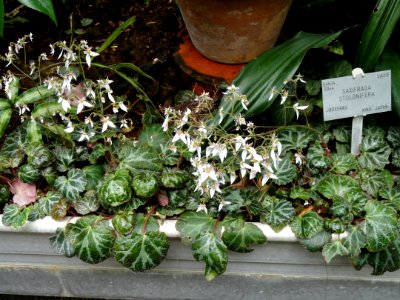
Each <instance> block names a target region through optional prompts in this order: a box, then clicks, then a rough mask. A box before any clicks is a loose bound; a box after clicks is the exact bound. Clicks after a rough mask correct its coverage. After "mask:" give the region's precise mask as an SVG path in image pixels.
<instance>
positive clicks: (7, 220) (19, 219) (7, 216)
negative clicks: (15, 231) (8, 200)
mask: <svg viewBox="0 0 400 300" xmlns="http://www.w3.org/2000/svg"><path fill="white" fill-rule="evenodd" d="M29 212H30V209H29V208H19V207H18V205H17V204H8V205H5V206H4V209H3V218H2V222H3V225H5V226H12V227H14V228H19V227H21V226H22V225H24V224H25V223H26V221H28V216H29Z"/></svg>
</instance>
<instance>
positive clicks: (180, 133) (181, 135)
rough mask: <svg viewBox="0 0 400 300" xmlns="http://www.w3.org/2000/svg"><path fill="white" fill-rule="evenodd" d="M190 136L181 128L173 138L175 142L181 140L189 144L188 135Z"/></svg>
mask: <svg viewBox="0 0 400 300" xmlns="http://www.w3.org/2000/svg"><path fill="white" fill-rule="evenodd" d="M188 136H189V135H188V134H187V133H186V132H183V131H182V130H180V129H179V130H177V131H176V133H175V135H174V137H173V138H172V142H173V143H175V142H177V141H179V140H181V141H182V142H183V143H184V144H185V145H187V143H188V138H187V137H188ZM189 138H190V137H189ZM189 141H190V140H189Z"/></svg>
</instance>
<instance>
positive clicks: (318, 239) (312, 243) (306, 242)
mask: <svg viewBox="0 0 400 300" xmlns="http://www.w3.org/2000/svg"><path fill="white" fill-rule="evenodd" d="M331 240H332V234H331V233H329V232H327V231H325V230H322V231H320V232H318V233H317V234H315V235H313V236H312V237H310V238H308V239H300V244H302V245H303V246H304V247H305V248H306V249H307V250H308V251H311V252H317V251H321V250H322V248H323V247H324V245H325V244H327V243H329V242H330V241H331Z"/></svg>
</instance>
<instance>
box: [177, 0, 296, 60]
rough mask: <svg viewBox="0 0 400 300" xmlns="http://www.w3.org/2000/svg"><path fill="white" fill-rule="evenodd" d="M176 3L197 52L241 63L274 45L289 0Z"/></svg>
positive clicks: (290, 0)
mask: <svg viewBox="0 0 400 300" xmlns="http://www.w3.org/2000/svg"><path fill="white" fill-rule="evenodd" d="M176 2H177V4H178V7H179V9H180V11H181V14H182V17H183V20H184V22H185V25H186V28H187V30H188V32H189V36H190V38H191V40H192V42H193V44H194V46H195V47H196V49H197V50H198V51H199V52H200V53H201V54H203V55H204V56H205V57H207V58H208V59H211V60H215V61H218V62H222V63H244V62H248V61H250V60H252V59H253V58H255V57H256V56H258V55H259V54H261V53H262V52H264V51H265V50H267V49H269V48H271V47H272V46H273V45H274V44H275V42H276V40H277V39H278V36H279V33H280V31H281V28H282V25H283V23H284V21H285V18H286V15H287V13H288V11H289V8H290V5H291V3H292V0H176Z"/></svg>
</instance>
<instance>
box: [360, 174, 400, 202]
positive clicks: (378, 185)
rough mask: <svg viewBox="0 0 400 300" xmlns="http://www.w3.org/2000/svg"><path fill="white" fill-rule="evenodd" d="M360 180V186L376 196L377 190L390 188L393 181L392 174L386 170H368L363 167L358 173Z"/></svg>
mask: <svg viewBox="0 0 400 300" xmlns="http://www.w3.org/2000/svg"><path fill="white" fill-rule="evenodd" d="M358 176H359V178H360V181H361V188H362V189H363V190H364V191H365V192H367V193H368V194H369V195H372V196H373V197H377V195H378V193H379V191H381V190H384V189H385V190H388V189H391V188H392V186H393V184H394V182H393V176H392V174H390V172H389V171H388V170H384V171H381V172H379V171H377V170H375V171H370V170H366V169H363V170H361V171H360V172H359V174H358Z"/></svg>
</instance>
